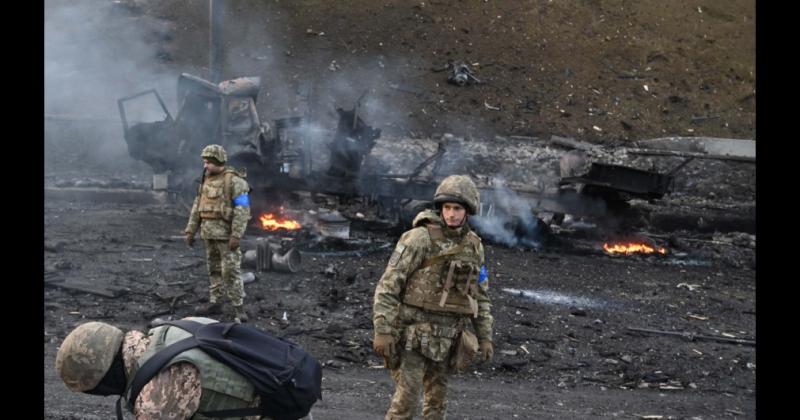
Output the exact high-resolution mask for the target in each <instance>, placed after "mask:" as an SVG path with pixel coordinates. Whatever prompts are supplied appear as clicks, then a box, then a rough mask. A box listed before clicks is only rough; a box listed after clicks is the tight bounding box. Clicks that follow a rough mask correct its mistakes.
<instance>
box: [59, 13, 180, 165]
mask: <svg viewBox="0 0 800 420" xmlns="http://www.w3.org/2000/svg"><path fill="white" fill-rule="evenodd" d="M125 4H126V2H112V1H100V0H85V1H80V2H74V1H66V0H47V1H45V16H44V17H45V40H44V41H45V42H44V47H45V51H44V52H45V63H44V72H45V75H44V76H45V77H44V87H45V92H44V93H45V94H44V98H45V168H46V169H47V170H48V171H53V170H56V171H60V170H71V169H75V168H84V169H86V168H90V167H91V168H93V169H97V170H99V171H107V172H110V173H119V172H121V171H128V170H130V171H133V172H136V171H142V172H146V171H147V168H146V166H145V165H141V164H139V163H138V162H136V161H134V160H132V159H130V157H129V156H128V153H127V147H126V144H125V141H124V139H123V135H122V134H123V132H122V124H121V120H120V117H119V113H118V111H117V99H119V98H121V97H124V96H128V95H131V94H134V93H137V92H139V91H142V90H146V89H150V88H157V89H158V90H159V92H160V93H161V94H162V95H164V99H165V101H167V104H168V106H170V105H172V107H173V109H174V91H175V82H176V77H175V74H174V73H171V72H169V71H167V69H166V68H165V67H164V66H163V65H162V61H163V60H164V59H165V58H166V57H167V55H168V51H166V50H164V49H163V48H159V47H157V46H156V45H158V41H161V40H163V39H164V38H165V37H166V38H169V37H170V36H171V31H172V28H171V26H170V25H169V23H168V22H167V21H163V20H160V19H155V18H149V17H146V16H144V15H142V14H140V13H137V12H136V10H135V9H131V8H129V7H126V5H125ZM170 95H172V96H170ZM155 105H156V107H155V108H152V109H156V110H158V109H160V107H159V106H158V105H157V103H156V104H155ZM133 118H134V119H151V120H154V119H162V118H163V115H162V113H161V112H158V111H157V112H151V113H150V114H145V113H141V115H139V116H133ZM87 170H88V169H87Z"/></svg>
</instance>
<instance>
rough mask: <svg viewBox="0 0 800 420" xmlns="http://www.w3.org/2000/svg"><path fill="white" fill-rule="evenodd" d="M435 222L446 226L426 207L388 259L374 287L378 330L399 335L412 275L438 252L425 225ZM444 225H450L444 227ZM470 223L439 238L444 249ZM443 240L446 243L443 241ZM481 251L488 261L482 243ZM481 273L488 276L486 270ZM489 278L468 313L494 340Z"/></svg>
mask: <svg viewBox="0 0 800 420" xmlns="http://www.w3.org/2000/svg"><path fill="white" fill-rule="evenodd" d="M428 223H436V224H438V225H440V226H444V224H443V222H442V220H441V218H440V217H439V215H438V213H436V212H433V211H431V210H425V211H423V212H421V213H420V214H418V215H417V217H416V218H415V219H414V223H413V225H414V228H412V229H411V230H409V231H407V232H405V233H404V234H403V236H401V237H400V240H399V241H398V242H397V245H396V247H395V250H394V252H393V253H392V256H391V258H390V259H389V263H388V265H387V267H386V271H384V273H383V276H381V278H380V280H379V281H378V284H377V286H376V288H375V295H374V301H373V318H372V320H373V326H374V328H375V333H376V334H392V335H394V336H398V335H399V333H400V331H398V330H397V328H398V323H397V321H398V320H397V318H398V313H399V312H400V308H401V306H402V305H405V304H404V303H403V296H404V294H405V292H406V286H407V283H408V280H409V278H411V276H412V275H413V274H414V272H415V271H417V270H420V269H421V268H422V264H423V262H424V261H426V260H428V259H429V258H431V257H433V256H434V255H436V254H438V253H437V250H434V249H433V243H432V240H431V237H430V234H429V232H428V229H427V228H426V224H428ZM443 229H449V228H447V227H443ZM470 232H471V231H470V229H469V226H467V225H465V226H463V227H461V228H459V229H458V230H457V231H455V232H453V231H452V230H450V232H449V234H448V235H447V237H446V238H445V239H444V240H439V241H438V242H439V243H440V244H441V246H442V247H443V248H444V250H445V251H446V250H448V249H451V248H453V247H455V246H457V244H459V243H460V242H461V239H463V238H464V236H465V235H467V234H468V233H470ZM442 242H444V243H442ZM478 253H479V258H480V264H481V266H484V264H485V257H484V250H483V245H482V244H479V247H478ZM482 276H486V273H485V271H484V272H483V274H482ZM488 289H489V281H488V277H485V278H484V280H483V281H481V282H480V284H479V287H478V290H477V304H478V311H477V316H475V317H471V316H470V317H469V318H470V320H471V321H472V326H473V328H474V330H475V334H476V335H477V337H478V339H479V340H480V341H491V340H492V328H493V324H494V318H493V317H492V315H491V307H492V305H491V301H490V299H489V295H488Z"/></svg>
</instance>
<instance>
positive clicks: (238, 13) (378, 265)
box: [44, 0, 756, 419]
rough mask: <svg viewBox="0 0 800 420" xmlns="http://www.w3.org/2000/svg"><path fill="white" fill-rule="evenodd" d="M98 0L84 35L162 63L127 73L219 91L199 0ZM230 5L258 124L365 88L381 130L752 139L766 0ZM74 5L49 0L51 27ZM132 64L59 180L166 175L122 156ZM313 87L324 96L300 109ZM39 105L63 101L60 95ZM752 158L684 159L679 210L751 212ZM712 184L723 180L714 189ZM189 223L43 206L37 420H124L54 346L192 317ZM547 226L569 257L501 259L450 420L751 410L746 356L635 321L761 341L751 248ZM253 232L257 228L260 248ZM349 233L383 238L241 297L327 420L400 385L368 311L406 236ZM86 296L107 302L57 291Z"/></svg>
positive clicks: (133, 182)
mask: <svg viewBox="0 0 800 420" xmlns="http://www.w3.org/2000/svg"><path fill="white" fill-rule="evenodd" d="M96 3H97V4H98V5H99V6H98V7H97V8H96V9H97V10H100V11H106V9H108V10H109V11H110V12H109V16H108V17H107V18H104V19H95V20H90V21H86V22H85V24H86V25H95V26H96V27H97V28H99V29H100V30H101V31H104V32H103V33H104V37H99V38H102V39H106V40H107V41H109V42H119V40H121V39H124V38H126V37H128V38H129V37H130V36H131V35H130V33H129V32H125V31H120V30H119V28H128V27H133V28H137V31H135V33H136V34H138V35H142V34H144V44H145V45H148V46H151V47H153V54H152V55H150V56H147V57H137V56H134V54H133V52H132V51H128V52H129V53H130V55H131V57H129V59H130V60H134V59H136V58H139V59H142V60H149V61H147V65H146V66H144V67H148V66H157V67H158V68H159V70H160V71H161V72H164V73H167V74H168V75H169V78H170V80H171V81H174V80H175V78H176V77H177V75H178V74H179V73H181V72H188V73H192V74H196V75H200V76H203V77H207V71H208V70H207V49H206V47H207V44H206V43H207V39H208V32H207V25H208V17H207V14H206V13H207V8H206V7H196V6H191V5H192V2H186V1H171V2H152V1H122V2H107V1H97V2H96ZM229 3H230V4H231V5H232V7H231V8H230V9H229V10H228V12H227V14H226V22H227V24H228V25H227V26H226V28H227V30H226V40H225V46H226V57H227V62H226V67H225V70H224V72H225V74H224V76H225V77H226V78H227V77H236V76H249V75H258V76H261V77H262V80H263V86H262V92H261V96H260V100H259V112H260V114H261V115H262V118H264V119H266V120H269V119H271V118H279V117H285V116H293V115H300V114H303V113H306V112H308V113H309V115H311V116H312V117H313V118H314V119H315V120H318V121H320V123H321V124H322V125H324V124H325V123H326V122H327V123H328V124H329V127H330V124H331V121H332V118H333V117H331V115H330V114H331V111H332V110H333V108H334V107H343V108H350V107H352V105H353V104H354V103H355V101H356V100H357V99H358V98H359V97H360V95H361V94H362V93H363V91H364V90H367V91H368V95H367V96H365V98H366V104H367V105H366V106H365V108H364V112H365V114H364V115H365V117H366V118H367V121H368V122H369V123H370V124H372V125H374V126H376V127H378V128H381V129H382V130H384V132H385V133H386V134H395V135H398V136H409V137H425V136H434V135H437V134H441V133H444V132H451V133H455V134H456V135H460V136H467V137H476V138H483V139H491V138H493V136H494V135H503V136H506V135H515V134H516V135H525V136H541V137H544V138H547V137H549V136H550V135H552V134H555V135H560V136H566V137H572V138H576V139H579V140H584V141H590V142H598V143H604V144H607V145H614V144H624V143H626V142H628V141H631V140H639V139H647V138H655V137H663V136H692V135H696V136H711V137H724V138H748V139H755V87H754V86H755V63H754V55H755V54H754V50H755V47H754V44H755V35H754V27H755V24H754V14H755V11H754V2H752V1H735V2H722V1H711V0H707V1H692V2H681V3H679V4H677V3H676V4H663V2H655V1H640V2H625V1H615V2H612V1H585V2H551V1H544V0H542V1H532V2H522V3H520V2H490V1H485V2H440V1H431V2H427V1H426V2H403V3H395V2H392V3H391V4H382V3H377V2H367V1H360V0H359V1H351V2H347V5H346V6H343V5H340V4H339V3H335V2H324V1H313V0H305V1H294V2H282V1H274V2H248V1H240V2H233V1H232V2H229ZM60 5H62V3H60V2H58V1H49V2H46V3H45V13H46V24H47V18H48V16H52V14H50V15H48V13H52V10H54V9H55V8H57V7H60ZM231 22H236V24H235V25H233V24H231ZM62 35H63V36H64V37H67V34H66V33H64V34H62ZM46 36H47V34H46ZM66 39H68V38H66ZM112 59H113V58H112ZM450 60H465V61H467V62H468V63H470V64H472V65H473V70H474V71H475V74H476V75H477V77H479V78H480V79H481V80H482V81H485V82H486V83H485V84H481V85H472V86H466V87H456V86H453V85H449V84H447V83H446V76H447V71H434V69H438V68H440V67H441V66H443V65H445V64H447V62H448V61H450ZM475 63H477V64H475ZM135 64H137V63H132V64H131V66H130V67H131V68H132V69H134V71H133V72H132V73H131V74H126V75H125V77H126V81H127V82H128V83H129V84H130V85H131V86H129V87H130V90H125V91H120V92H116V91H110V92H108V93H109V94H110V95H111V96H112V97H111V98H109V102H108V103H100V104H99V105H100V106H101V108H103V109H104V110H111V113H110V115H111V117H112V118H114V120H112V121H111V122H109V121H103V120H97V121H94V123H96V124H94V125H92V121H90V122H89V125H90V126H92V127H93V128H94V130H93V131H92V132H91V134H87V129H86V124H87V122H86V121H84V122H81V123H80V125H81V127H80V129H76V130H73V131H71V130H65V129H63V126H62V125H59V126H58V127H55V128H54V127H52V126H46V127H45V184H46V185H47V186H56V185H64V186H66V185H69V186H101V187H114V186H116V187H128V188H131V187H132V188H146V187H147V186H149V184H150V181H151V178H150V177H151V175H152V173H151V172H150V171H149V168H147V167H146V165H144V164H142V163H140V162H134V161H132V160H130V159H128V158H127V157H126V155H125V147H124V142H123V140H122V139H121V130H120V129H119V125H118V121H116V116H115V115H113V110H114V109H115V108H114V104H113V100H115V99H117V98H118V97H121V96H125V95H128V94H132V93H135V92H136V91H137V89H134V86H133V85H136V86H138V84H137V83H136V80H137V77H138V76H141V77H142V78H144V77H145V76H146V75H145V73H146V72H145V71H144V70H143V67H142V66H141V64H142V63H141V62H140V63H138V64H139V66H137V65H135ZM137 72H139V73H137ZM77 74H78V75H79V74H80V73H77ZM74 77H78V76H74ZM99 82H100V81H98V83H99ZM308 82H310V95H311V96H310V97H309V98H308V99H307V100H304V99H302V98H298V94H297V93H298V91H302V90H303V89H302V88H301V85H304V84H308ZM645 86H647V88H645ZM149 87H152V86H142V87H141V89H138V90H143V89H146V88H149ZM161 87H162V86H159V88H161ZM168 87H169V86H168ZM46 92H47V94H46V96H47V95H50V96H51V97H52V96H54V95H53V94H52V92H54V90H53V89H52V88H51V86H50V85H48V90H47V91H46ZM161 93H162V95H164V96H165V97H167V98H169V95H170V94H172V93H171V92H161ZM68 105H70V106H71V105H72V103H68ZM492 108H499V110H498V109H492ZM172 109H174V108H172ZM47 111H48V112H53V113H67V114H69V113H70V112H72V113H81V111H80V109H77V108H76V107H72V108H70V107H61V108H59V107H58V106H55V107H53V108H51V107H48V108H47ZM92 115H93V114H91V111H86V112H85V115H83V116H92ZM100 117H103V118H105V117H108V115H100ZM326 118H327V119H328V120H327V121H326ZM594 127H597V128H594ZM101 156H102V158H101ZM665 166H674V162H670V163H669V165H665ZM753 166H754V165H749V164H740V163H732V162H716V161H702V162H700V161H696V162H693V163H692V165H691V170H690V171H686V172H685V173H684V175H682V176H686V178H682V179H679V180H678V184H679V187H680V188H678V190H677V191H676V193H675V194H673V198H672V199H671V201H670V203H673V204H675V205H676V206H677V205H680V204H682V203H685V202H690V204H692V205H693V206H695V207H696V208H697V207H698V206H700V208H702V206H706V207H705V208H707V209H709V211H711V210H713V211H717V212H722V213H725V212H734V213H735V212H737V211H739V210H736V207H735V205H736V204H737V203H742V202H745V203H751V204H752V211H754V204H755V186H754V185H755V178H754V171H753V169H752V167H753ZM685 174H690V176H689V175H685ZM728 174H732V175H731V176H727V175H728ZM714 176H716V177H723V178H725V179H727V180H728V181H729V184H730V185H728V184H724V185H725V187H723V188H720V187H719V185H721V184H719V183H717V182H716V181H715V180H716V179H717V178H714ZM75 179H80V180H81V181H79V182H77V183H76V182H74V180H75ZM65 180H66V181H65ZM712 192H713V194H711V193H712ZM698 203H699V204H698ZM747 211H749V210H747ZM185 218H186V214H185V212H182V211H180V210H179V209H178V208H176V207H175V206H171V205H141V204H121V203H116V202H112V201H95V202H92V201H69V200H66V201H65V200H56V199H53V198H52V197H50V198H48V197H46V200H45V209H44V225H45V252H44V261H45V267H44V268H45V281H46V282H47V283H49V284H47V285H46V287H45V291H44V301H45V302H44V303H45V314H44V321H45V323H44V353H45V361H44V362H45V363H44V377H45V400H44V412H45V418H48V419H76V418H80V419H92V418H109V416H110V415H111V413H112V412H113V403H114V400H113V399H111V398H107V399H101V398H99V397H92V396H84V395H78V394H73V393H70V392H68V391H67V390H66V388H65V387H64V386H63V384H62V383H61V382H60V380H59V379H58V378H57V376H56V374H55V371H54V369H53V363H54V359H55V353H56V351H57V347H58V344H59V343H60V341H61V340H63V338H64V336H65V335H66V334H67V333H68V332H69V330H70V329H71V328H72V327H74V326H75V325H76V324H78V323H80V322H85V321H87V320H104V321H106V322H110V323H114V324H117V325H120V326H121V327H124V328H145V327H146V325H147V324H148V323H149V322H150V321H152V320H153V319H155V318H159V317H160V318H166V317H182V316H186V315H191V314H192V312H193V308H194V307H195V306H196V305H198V304H199V303H202V302H203V298H204V297H205V296H206V287H207V278H206V275H205V268H204V261H203V251H202V247H198V248H196V249H193V250H190V249H187V248H186V247H185V245H184V244H183V242H181V241H179V240H175V238H173V236H178V235H180V231H181V229H182V228H183V226H184V225H185ZM555 233H556V238H557V239H558V240H557V241H556V242H555V244H554V245H552V246H549V247H544V248H542V249H538V250H532V249H521V248H506V247H502V246H499V245H494V244H489V245H487V261H488V265H489V268H490V271H491V274H492V276H493V277H492V290H491V293H492V298H493V302H494V310H493V312H494V314H495V317H496V319H497V321H496V333H495V348H496V356H495V359H494V361H493V362H492V363H490V364H489V365H483V366H481V365H477V366H475V368H474V369H473V370H471V372H468V373H464V374H461V375H457V376H454V377H453V380H452V388H451V395H452V398H451V403H450V410H449V412H450V414H451V417H452V418H459V419H460V418H552V419H560V418H598V419H599V418H612V417H616V418H645V416H662V417H661V418H675V419H679V418H686V419H692V418H696V419H711V418H755V377H756V365H755V356H756V352H755V347H750V346H744V345H733V344H723V343H719V342H713V341H703V340H694V341H691V340H688V339H685V338H681V337H673V336H661V335H650V334H641V333H635V332H631V331H628V330H627V328H628V327H639V328H650V329H657V330H665V331H675V332H681V331H687V332H691V333H694V334H696V335H706V336H719V337H729V336H733V337H740V338H752V337H754V336H755V334H756V330H755V324H756V322H755V321H756V315H755V287H756V283H755V277H756V274H755V273H756V272H755V267H756V265H755V237H754V236H750V235H747V234H743V233H740V232H716V233H715V232H713V231H710V232H709V231H704V232H697V231H688V232H687V231H670V232H659V231H657V230H654V229H650V232H648V233H649V234H650V237H652V238H655V239H656V240H658V241H659V243H660V244H662V245H664V246H667V247H668V249H669V253H668V255H667V256H666V257H641V256H631V257H612V256H608V255H605V254H604V253H603V252H602V251H600V250H599V249H598V247H599V244H600V242H599V241H601V238H600V237H598V235H596V234H595V233H594V232H593V231H592V228H591V227H588V228H581V226H580V225H578V226H573V227H572V228H570V227H569V226H567V227H565V228H564V229H560V230H558V229H557V230H556V232H555ZM260 234H261V233H260V232H259V231H258V230H257V228H256V227H251V228H250V230H249V231H248V234H247V238H248V242H247V243H245V247H247V246H252V241H253V239H254V238H255V237H257V236H259V235H260ZM354 234H355V235H357V236H358V237H361V238H368V237H369V238H373V239H374V240H375V241H377V242H376V243H374V244H372V245H370V246H369V247H366V248H365V249H364V250H365V251H366V252H365V254H363V255H354V253H353V252H352V251H347V250H346V249H345V248H344V247H342V246H341V245H339V246H338V247H337V246H331V247H329V248H328V249H327V250H323V251H320V249H319V248H314V249H312V248H306V252H304V253H303V263H302V269H301V271H300V272H298V273H295V274H287V273H278V272H265V273H256V277H257V281H255V282H253V283H249V284H247V285H246V286H245V288H246V291H247V293H248V297H247V303H248V306H249V308H250V312H251V316H252V317H253V323H254V324H255V325H258V326H260V327H262V328H265V329H267V330H270V331H273V332H275V333H276V334H280V335H283V336H286V337H289V338H291V339H293V340H295V341H296V342H298V343H300V344H302V345H303V346H304V347H305V348H306V349H307V350H308V351H310V352H311V353H312V354H313V355H315V356H316V357H317V358H318V359H319V360H320V361H321V362H323V363H324V366H325V368H324V383H323V384H324V390H323V393H324V400H323V401H321V402H319V403H318V404H317V405H316V406H315V408H314V409H313V411H312V414H313V416H314V418H316V419H327V418H343V417H344V418H381V416H382V413H383V412H384V411H385V409H386V407H387V406H388V402H389V398H390V395H391V392H392V383H391V380H390V378H389V375H388V373H387V372H385V370H383V369H381V368H379V367H376V366H377V365H379V361H378V359H377V358H376V357H375V356H374V355H373V354H372V352H371V347H370V340H371V333H372V332H371V322H370V315H371V297H372V291H373V290H374V286H375V282H376V281H377V279H378V278H379V276H380V274H381V272H382V270H383V267H384V265H385V263H386V261H387V259H388V257H389V253H390V251H389V249H387V248H386V247H383V248H381V247H380V246H378V245H379V244H389V247H391V243H393V242H394V241H395V240H396V236H393V235H390V234H387V233H385V232H366V231H357V232H354ZM375 248H378V250H377V251H375V252H368V251H373V250H374V249H375ZM246 249H247V248H246ZM324 252H329V253H327V254H326V253H324ZM348 252H350V253H348ZM244 271H249V270H247V269H245V270H244ZM79 282H83V283H89V284H91V285H92V286H94V287H98V286H99V287H101V288H104V289H105V293H110V294H111V295H116V297H104V296H99V295H96V294H90V293H85V292H77V291H74V290H66V289H63V288H60V287H57V286H56V285H57V284H74V283H79ZM504 289H515V290H526V291H530V292H533V293H532V294H528V297H526V296H525V294H522V295H520V293H510V292H507V291H504ZM284 313H285V314H286V321H284V320H283V315H284ZM649 418H659V417H649Z"/></svg>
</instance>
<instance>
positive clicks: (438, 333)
mask: <svg viewBox="0 0 800 420" xmlns="http://www.w3.org/2000/svg"><path fill="white" fill-rule="evenodd" d="M433 202H434V204H435V205H436V208H437V210H436V211H433V210H424V211H422V212H420V213H419V214H418V215H417V216H416V217H415V218H414V221H413V228H412V229H411V230H409V231H407V232H405V233H404V234H403V236H402V237H401V238H400V240H399V241H398V242H397V246H396V247H395V250H394V252H393V253H392V256H391V257H390V259H389V263H388V266H387V267H386V271H385V272H384V273H383V276H382V277H381V279H380V281H379V282H378V285H377V287H376V289H375V296H374V303H373V325H374V328H375V336H374V341H373V349H374V350H375V352H376V353H378V354H379V355H380V356H382V357H383V358H384V361H385V363H386V367H387V368H389V369H390V370H391V374H392V378H393V379H394V382H395V392H394V396H393V397H392V402H391V406H390V407H389V411H388V412H387V413H386V419H410V418H413V416H414V414H415V413H416V410H417V406H418V402H419V394H420V392H421V391H423V390H424V398H423V408H422V414H423V416H424V418H425V419H443V418H444V417H445V413H446V410H447V382H448V375H449V374H450V373H451V372H453V371H460V370H462V369H463V368H465V367H466V365H468V363H469V361H470V360H471V358H472V355H473V354H474V352H476V351H477V350H478V349H479V350H480V355H481V359H482V360H483V361H484V362H486V361H489V360H490V359H491V358H492V356H493V354H494V350H493V346H492V328H493V324H494V318H493V317H492V315H491V302H490V300H489V296H488V293H487V292H488V288H489V279H488V273H487V270H486V266H485V265H484V263H485V260H484V250H483V244H482V243H481V239H480V237H479V236H478V235H477V234H475V233H474V232H473V231H472V230H471V229H470V227H469V225H468V224H467V217H468V214H470V215H474V214H475V213H476V211H477V209H478V207H479V205H480V197H479V194H478V189H477V188H476V186H475V184H474V183H473V182H472V180H471V179H469V177H467V176H463V175H453V176H449V177H447V178H445V179H444V180H443V181H442V182H441V184H440V185H439V187H438V188H437V189H436V193H435V195H434V199H433ZM470 322H471V324H472V328H473V329H474V331H475V334H474V335H473V334H472V332H470V331H469V330H468V329H467V326H468V323H470ZM476 335H477V340H476V337H475V336H476ZM464 355H466V356H464Z"/></svg>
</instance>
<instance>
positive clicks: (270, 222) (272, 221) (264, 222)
mask: <svg viewBox="0 0 800 420" xmlns="http://www.w3.org/2000/svg"><path fill="white" fill-rule="evenodd" d="M259 220H260V221H261V228H263V229H264V230H278V229H286V230H297V229H300V228H301V227H302V226H301V225H300V223H298V222H297V221H296V220H292V219H289V218H282V217H281V218H278V219H276V218H275V215H274V214H272V213H264V214H262V215H261V217H259Z"/></svg>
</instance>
